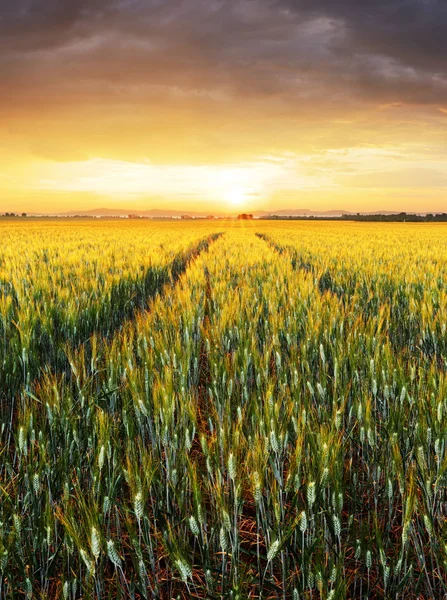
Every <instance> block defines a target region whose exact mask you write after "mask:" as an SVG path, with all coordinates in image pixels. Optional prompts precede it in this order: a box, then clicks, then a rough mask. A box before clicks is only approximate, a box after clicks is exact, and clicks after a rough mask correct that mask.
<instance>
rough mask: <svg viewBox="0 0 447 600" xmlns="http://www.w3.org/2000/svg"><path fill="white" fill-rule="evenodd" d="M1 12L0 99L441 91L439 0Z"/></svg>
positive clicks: (446, 94)
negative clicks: (160, 93) (19, 96)
mask: <svg viewBox="0 0 447 600" xmlns="http://www.w3.org/2000/svg"><path fill="white" fill-rule="evenodd" d="M0 16H1V20H0V50H1V56H2V58H1V59H0V64H1V68H2V72H3V73H4V76H3V83H2V84H1V88H0V90H1V91H2V92H3V94H2V95H3V96H4V97H5V98H6V101H8V100H7V99H8V97H11V96H14V93H15V92H17V91H19V92H23V90H24V89H26V88H27V86H28V88H30V89H31V90H32V91H33V93H36V92H37V95H38V96H39V95H41V94H42V86H44V87H45V88H46V90H47V92H48V94H47V96H48V97H49V101H50V100H51V96H53V97H58V96H62V98H63V97H64V96H65V95H72V94H75V95H76V91H78V94H77V96H78V98H79V100H80V101H82V99H86V100H88V101H89V102H92V99H93V98H97V99H99V101H105V98H106V99H108V101H109V102H123V101H126V98H128V97H129V96H130V100H132V99H134V101H137V100H138V99H140V100H141V101H142V102H144V100H145V98H146V97H147V95H148V94H149V95H150V93H151V92H154V91H155V92H156V90H157V89H158V90H159V91H161V90H163V93H167V91H166V90H170V91H169V93H170V94H174V95H175V94H183V95H184V96H186V95H192V96H194V95H197V94H198V95H200V96H202V97H205V96H206V97H207V98H208V100H209V101H210V102H215V101H219V100H230V99H232V98H236V99H241V98H246V99H247V100H248V101H250V100H253V99H258V100H260V101H264V102H271V101H272V100H275V99H276V100H278V101H282V102H284V103H290V102H297V103H298V106H307V105H311V104H313V103H315V101H318V102H319V104H321V105H322V106H324V105H327V104H329V103H332V104H334V103H335V104H340V105H342V104H345V103H346V102H347V101H348V102H359V101H362V102H367V103H370V102H374V103H376V102H377V103H379V104H384V103H393V102H405V103H410V104H440V103H443V102H445V100H446V99H447V37H446V36H445V33H444V32H445V29H446V27H447V7H446V6H445V4H444V3H443V2H441V1H437V0H375V2H374V3H370V2H358V0H194V1H193V0H164V1H163V0H149V1H148V0H135V1H129V0H128V1H125V0H121V1H119V0H115V1H111V0H108V1H107V0H78V1H77V2H71V1H70V2H69V1H68V0H66V1H65V2H61V1H60V0H59V1H57V0H34V1H33V0H18V1H17V0H3V2H2V5H1V8H0ZM39 92H40V93H39ZM297 110H298V107H297Z"/></svg>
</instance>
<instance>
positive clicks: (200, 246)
mask: <svg viewBox="0 0 447 600" xmlns="http://www.w3.org/2000/svg"><path fill="white" fill-rule="evenodd" d="M223 235H224V232H217V233H214V234H210V235H209V236H207V237H206V238H203V239H201V240H199V241H198V242H197V243H196V244H195V245H194V246H193V247H192V248H188V249H187V250H186V251H184V252H183V253H181V254H180V255H177V256H176V257H175V258H174V260H173V261H172V262H171V263H170V264H169V266H168V268H166V270H165V272H164V273H161V274H160V273H154V272H151V270H150V269H148V270H147V271H146V273H145V275H144V278H145V279H146V278H149V277H154V278H156V282H155V285H154V287H153V288H151V291H150V293H148V294H146V295H145V296H144V298H141V299H140V300H139V302H138V305H134V306H132V307H131V309H130V310H124V311H123V312H122V313H120V314H119V315H118V316H117V318H116V319H114V321H113V323H112V325H110V323H108V324H107V325H108V327H107V329H105V328H100V327H99V328H98V327H91V328H90V329H89V330H88V331H87V332H85V333H84V335H83V336H82V338H81V337H78V338H77V339H76V340H75V342H72V343H70V342H69V341H68V340H64V339H58V340H56V341H55V342H54V344H53V348H52V351H53V352H54V351H58V352H59V353H61V350H62V356H63V357H62V358H61V357H60V356H59V357H58V358H56V359H54V360H53V361H52V360H51V357H50V356H48V355H47V357H45V353H43V352H42V358H41V360H40V361H39V362H40V365H39V367H38V371H36V372H35V373H34V374H33V375H32V377H31V382H30V383H29V384H28V386H26V385H25V383H24V382H23V380H22V381H21V382H18V383H17V386H16V387H15V388H13V390H9V394H8V393H6V391H5V390H3V389H2V388H3V386H2V388H0V418H3V419H5V420H7V421H6V422H10V423H11V424H12V422H13V416H14V412H15V397H16V396H17V394H20V393H23V391H24V390H25V393H29V392H32V391H33V390H35V389H36V388H37V387H38V386H39V382H40V381H41V380H42V377H44V376H48V375H49V374H51V375H53V376H57V377H60V376H66V377H69V376H70V372H71V367H70V363H69V360H68V357H67V354H68V353H71V352H77V351H79V350H81V349H82V350H83V351H84V352H85V358H86V362H87V364H88V362H89V361H90V359H91V355H92V337H93V336H95V335H98V336H100V337H101V340H102V341H103V342H107V341H109V340H111V339H112V338H113V336H115V335H116V334H117V333H119V331H121V330H122V328H123V326H124V325H125V323H128V322H130V321H132V320H133V319H135V317H136V315H137V314H138V313H140V312H142V311H144V310H148V304H149V303H150V302H151V301H153V300H154V299H155V298H156V297H157V296H165V295H167V294H169V293H171V292H172V290H173V289H174V288H175V286H176V285H177V283H178V282H179V280H180V278H181V276H182V275H183V274H184V273H185V272H186V270H187V269H188V267H189V266H190V265H191V264H192V263H193V262H194V261H195V260H196V259H197V258H198V257H199V256H200V255H201V254H202V253H203V252H207V251H208V249H209V247H210V246H211V244H213V243H214V242H216V241H217V240H218V239H219V238H220V237H222V236H223ZM119 285H120V282H118V283H117V284H116V285H115V288H113V289H115V290H116V289H117V288H118V287H119ZM113 293H114V292H113V291H112V292H111V294H112V297H113ZM56 356H57V355H56Z"/></svg>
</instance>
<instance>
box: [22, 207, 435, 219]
mask: <svg viewBox="0 0 447 600" xmlns="http://www.w3.org/2000/svg"><path fill="white" fill-rule="evenodd" d="M240 212H244V211H243V210H242V209H241V210H239V211H237V210H235V211H228V212H220V211H213V210H211V209H210V210H209V211H194V210H173V209H169V208H165V209H160V208H152V209H149V210H132V209H129V208H93V209H91V210H70V211H68V212H58V213H54V212H53V213H41V212H35V213H28V214H29V215H35V216H42V215H48V216H58V217H74V216H83V217H84V216H85V217H127V216H128V215H136V216H139V217H152V218H157V217H158V218H163V217H171V218H172V217H181V216H182V215H189V216H190V217H206V216H209V215H214V216H216V217H225V216H234V215H237V214H238V213H240ZM250 212H251V211H250ZM399 212H400V211H392V210H391V211H390V210H383V211H382V210H378V211H374V212H360V213H359V214H361V215H395V214H398V213H399ZM252 214H253V216H255V217H267V216H269V215H276V216H280V217H341V216H343V215H356V214H358V213H356V212H351V211H348V210H342V209H338V210H326V211H324V210H323V211H322V210H311V209H309V208H290V209H287V208H286V209H281V210H270V211H265V210H255V211H253V212H252ZM416 214H425V213H416Z"/></svg>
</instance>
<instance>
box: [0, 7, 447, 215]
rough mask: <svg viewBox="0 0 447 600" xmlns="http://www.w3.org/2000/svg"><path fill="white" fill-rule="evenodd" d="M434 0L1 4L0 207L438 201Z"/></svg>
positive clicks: (446, 38)
mask: <svg viewBox="0 0 447 600" xmlns="http://www.w3.org/2000/svg"><path fill="white" fill-rule="evenodd" d="M446 31H447V2H446V1H445V0H371V1H366V0H365V1H363V0H76V1H75V0H65V1H64V0H1V3H0V211H2V210H5V211H6V210H15V211H28V212H32V211H37V212H42V211H54V212H61V211H65V210H67V211H68V210H87V209H89V208H95V207H100V206H108V207H111V208H116V207H119V208H126V209H127V208H129V210H132V209H135V210H136V209H150V208H166V207H169V208H174V209H182V210H183V209H185V210H186V209H190V210H193V209H195V210H206V211H207V212H209V211H210V210H211V209H212V210H215V211H228V210H242V209H244V210H255V209H259V210H267V211H274V210H275V209H277V210H279V209H288V208H294V209H298V208H308V209H313V210H331V209H344V210H353V211H370V210H371V211H372V210H406V211H421V212H422V211H446V212H447V168H446V165H447V35H446V34H445V32H446Z"/></svg>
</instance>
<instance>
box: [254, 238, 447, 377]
mask: <svg viewBox="0 0 447 600" xmlns="http://www.w3.org/2000/svg"><path fill="white" fill-rule="evenodd" d="M255 235H256V236H257V237H258V238H259V239H261V240H263V241H264V242H265V243H266V244H267V245H268V246H270V247H271V248H272V249H273V250H274V251H275V252H276V253H277V254H279V255H280V256H282V255H286V256H287V257H288V258H289V260H290V263H291V265H292V267H293V269H294V270H296V271H303V272H305V273H312V274H313V275H314V276H315V277H316V278H317V279H318V283H317V287H318V290H319V292H320V294H322V295H323V294H325V293H329V294H333V295H335V296H336V297H337V298H338V299H339V300H340V301H341V302H342V304H343V306H344V307H345V309H347V308H348V307H349V306H350V303H351V302H352V299H353V297H354V294H355V293H356V290H357V288H358V280H357V279H356V278H354V279H353V281H352V282H351V283H350V285H349V286H347V287H343V286H342V285H341V284H340V283H339V282H338V281H337V275H336V274H335V273H334V272H332V271H331V270H330V269H326V270H325V271H324V272H323V273H321V274H320V273H319V272H318V268H317V267H316V266H315V265H314V264H313V263H311V262H308V261H306V260H304V259H303V257H302V255H301V254H300V253H299V252H298V251H297V250H296V249H295V248H293V246H281V245H279V244H277V243H276V242H275V240H274V239H273V238H271V237H270V236H269V235H267V234H264V233H256V234H255ZM386 283H387V285H388V286H389V287H390V289H391V290H392V289H393V286H394V284H393V282H392V281H391V280H389V278H387V279H386ZM363 285H365V284H363ZM413 286H414V287H417V286H416V284H413ZM398 291H399V290H398ZM416 291H417V290H416V289H414V290H412V292H416ZM370 292H371V290H369V295H368V299H367V300H365V299H364V298H359V299H360V303H359V307H360V308H361V312H360V317H361V318H362V319H363V321H364V322H365V323H366V322H367V321H368V320H369V319H379V318H380V311H381V309H382V307H384V306H388V307H389V313H390V317H391V320H392V319H393V318H394V319H397V320H399V321H408V322H409V321H411V319H409V318H408V317H406V316H402V315H400V316H398V317H397V316H394V317H393V311H394V310H396V308H395V304H396V302H393V296H392V294H391V292H389V296H390V297H389V298H388V299H387V301H386V302H384V303H382V304H381V303H380V302H379V301H378V300H377V297H376V296H375V295H374V294H372V295H371V293H370ZM404 310H408V307H406V308H404ZM423 333H424V332H423V328H422V327H421V326H419V327H418V324H417V321H416V325H415V327H414V330H413V332H412V335H413V336H414V337H418V336H419V339H418V341H417V343H415V340H414V339H413V340H411V339H409V338H408V337H406V336H405V335H402V331H401V328H399V327H398V328H397V329H396V331H387V333H386V337H387V338H388V339H389V341H390V344H391V348H392V350H393V352H394V354H396V355H399V354H402V355H403V356H404V357H405V358H406V360H410V359H412V358H413V359H420V358H422V359H423V360H426V361H427V362H428V363H430V364H435V365H436V367H437V368H438V369H442V370H447V357H446V356H443V355H442V354H439V353H437V351H436V348H434V347H433V344H431V343H430V340H427V339H426V338H425V337H424V335H423Z"/></svg>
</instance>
